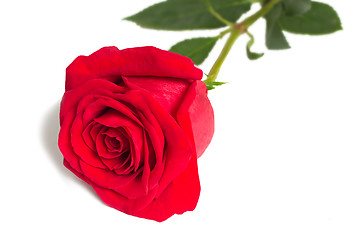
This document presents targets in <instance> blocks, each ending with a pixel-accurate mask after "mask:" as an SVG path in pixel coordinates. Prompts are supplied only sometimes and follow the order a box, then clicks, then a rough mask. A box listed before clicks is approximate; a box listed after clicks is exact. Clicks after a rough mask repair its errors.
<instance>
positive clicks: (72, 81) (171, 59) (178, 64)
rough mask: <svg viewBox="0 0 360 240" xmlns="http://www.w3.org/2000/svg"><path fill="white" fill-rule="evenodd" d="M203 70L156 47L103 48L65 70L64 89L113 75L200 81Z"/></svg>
mask: <svg viewBox="0 0 360 240" xmlns="http://www.w3.org/2000/svg"><path fill="white" fill-rule="evenodd" d="M202 75H203V73H202V71H201V70H200V69H198V68H196V67H195V66H194V64H193V62H192V61H191V60H190V59H189V58H186V57H183V56H181V55H179V54H176V53H171V52H168V51H164V50H161V49H158V48H155V47H139V48H129V49H124V50H119V49H117V48H116V47H104V48H101V49H100V50H98V51H96V52H94V53H93V54H91V55H90V56H88V57H85V56H79V57H77V58H76V59H75V60H74V61H73V62H72V63H71V64H70V65H69V66H68V68H67V69H66V83H65V90H66V91H68V90H71V89H73V88H76V87H78V86H80V85H81V84H83V83H84V82H86V81H88V80H90V79H94V78H106V77H114V76H154V77H174V78H181V79H201V78H202Z"/></svg>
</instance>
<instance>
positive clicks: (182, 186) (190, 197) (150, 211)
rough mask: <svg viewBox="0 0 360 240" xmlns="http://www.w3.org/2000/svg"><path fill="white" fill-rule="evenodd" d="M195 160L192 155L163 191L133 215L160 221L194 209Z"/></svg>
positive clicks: (196, 194) (197, 190)
mask: <svg viewBox="0 0 360 240" xmlns="http://www.w3.org/2000/svg"><path fill="white" fill-rule="evenodd" d="M196 160H197V159H196V156H195V155H194V156H193V157H192V159H191V160H190V163H189V165H188V167H187V168H186V169H185V171H184V172H183V173H182V174H180V175H179V176H178V177H177V178H176V179H175V180H174V181H173V182H172V183H171V184H170V185H169V186H168V187H167V188H166V189H165V190H164V191H163V193H162V194H161V195H160V196H159V198H157V199H155V200H153V201H152V202H151V204H149V205H148V206H147V207H146V208H144V210H142V211H140V212H137V213H135V214H133V215H135V216H138V217H142V218H147V219H153V220H156V221H158V222H162V221H165V220H166V219H168V218H169V217H171V216H172V215H174V214H183V213H184V212H186V211H192V210H194V209H195V207H196V204H197V202H198V200H199V196H200V182H199V174H198V168H197V161H196Z"/></svg>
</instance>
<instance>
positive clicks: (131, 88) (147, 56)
mask: <svg viewBox="0 0 360 240" xmlns="http://www.w3.org/2000/svg"><path fill="white" fill-rule="evenodd" d="M201 78H202V71H201V70H200V69H198V68H196V67H195V66H194V64H193V63H192V61H191V60H190V59H188V58H186V57H183V56H180V55H178V54H175V53H171V52H167V51H163V50H160V49H157V48H154V47H142V48H132V49H125V50H121V51H120V50H118V49H117V48H116V47H106V48H102V49H100V50H98V51H97V52H95V53H93V54H91V55H90V56H79V57H78V58H76V59H75V60H74V62H73V63H71V64H70V66H69V67H68V68H67V70H66V84H65V93H64V96H63V99H62V102H61V109H60V125H61V130H60V133H59V148H60V150H61V152H62V154H63V155H64V165H65V166H66V167H67V168H68V169H69V170H71V171H72V172H73V173H74V174H76V175H77V176H78V177H79V178H81V179H82V180H84V181H85V182H87V183H88V184H90V185H91V186H92V187H93V188H94V190H95V191H96V192H97V194H98V195H99V196H100V198H101V199H102V200H103V201H104V202H105V203H106V204H107V205H109V206H110V207H113V208H115V209H117V210H120V211H122V212H125V213H127V214H130V215H134V216H137V217H142V218H147V219H153V220H156V221H164V220H166V219H167V218H169V217H171V216H172V215H174V214H175V213H176V214H182V213H184V212H185V211H191V210H193V209H194V208H195V206H196V204H197V201H198V198H199V193H200V183H199V176H198V169H197V158H198V157H199V156H200V155H201V154H202V153H203V152H204V150H205V148H206V147H207V146H208V144H209V143H210V141H211V138H212V136H213V132H214V114H213V110H212V107H211V105H210V102H209V99H208V98H207V90H206V87H205V84H204V83H203V82H201V81H200V80H201Z"/></svg>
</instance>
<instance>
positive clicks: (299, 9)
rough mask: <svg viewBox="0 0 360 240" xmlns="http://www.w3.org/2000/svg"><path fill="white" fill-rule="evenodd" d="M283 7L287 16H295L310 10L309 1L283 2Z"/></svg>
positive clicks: (294, 0) (290, 0)
mask: <svg viewBox="0 0 360 240" xmlns="http://www.w3.org/2000/svg"><path fill="white" fill-rule="evenodd" d="M283 5H284V12H285V14H286V15H287V16H297V15H301V14H303V13H306V12H307V11H309V10H310V8H311V0H283Z"/></svg>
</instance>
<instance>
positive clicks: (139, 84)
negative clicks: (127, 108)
mask: <svg viewBox="0 0 360 240" xmlns="http://www.w3.org/2000/svg"><path fill="white" fill-rule="evenodd" d="M123 80H124V82H125V84H126V85H127V86H128V87H130V88H131V89H142V90H145V91H146V92H147V93H149V94H150V95H151V96H152V97H153V98H154V100H155V101H156V102H158V103H159V104H160V106H161V107H163V108H164V110H165V111H167V112H168V113H170V114H171V115H173V116H174V115H175V112H176V110H177V109H178V107H179V105H180V103H181V100H182V99H183V97H184V94H185V92H186V91H187V89H188V87H189V86H190V84H191V83H192V82H193V80H187V81H185V80H184V79H177V78H169V77H149V76H146V77H145V76H143V77H141V76H128V77H123Z"/></svg>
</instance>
